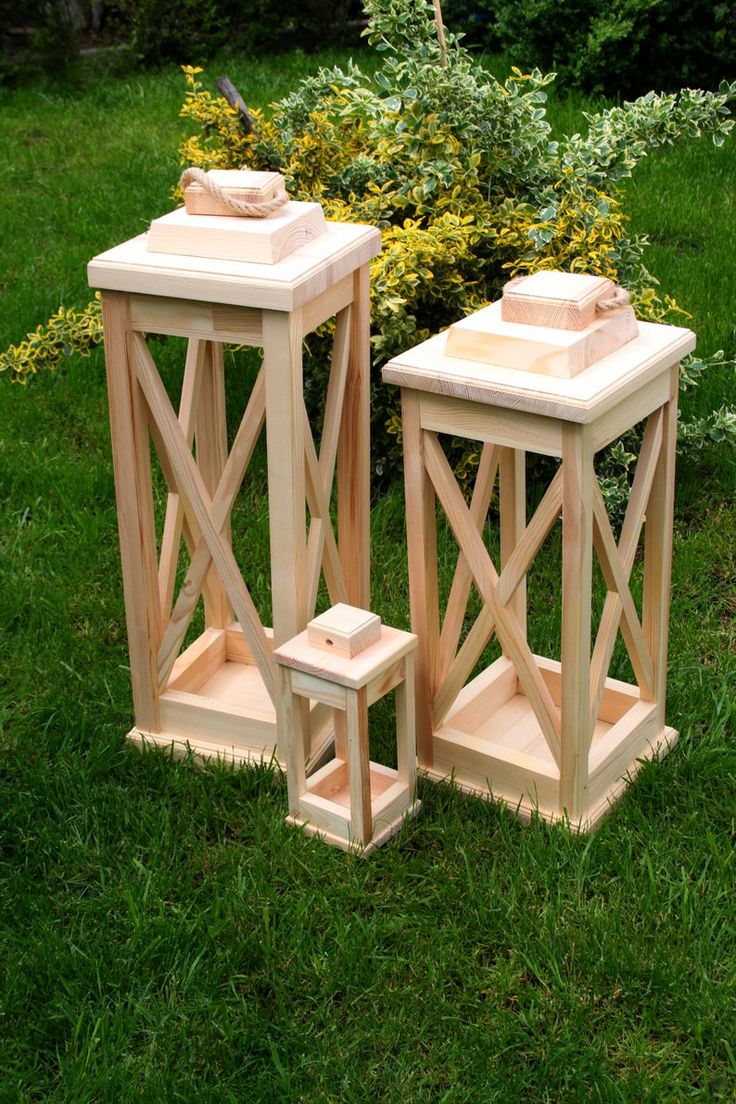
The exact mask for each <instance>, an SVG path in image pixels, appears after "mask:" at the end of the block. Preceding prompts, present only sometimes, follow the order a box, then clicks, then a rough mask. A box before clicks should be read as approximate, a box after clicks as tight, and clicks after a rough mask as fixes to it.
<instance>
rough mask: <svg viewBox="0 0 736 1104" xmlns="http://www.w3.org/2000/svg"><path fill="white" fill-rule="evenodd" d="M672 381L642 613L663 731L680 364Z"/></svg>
mask: <svg viewBox="0 0 736 1104" xmlns="http://www.w3.org/2000/svg"><path fill="white" fill-rule="evenodd" d="M669 381H670V399H669V402H668V403H667V405H666V406H665V407H664V409H663V413H662V445H661V448H660V452H659V457H658V459H657V466H656V468H655V471H654V478H653V480H652V490H651V493H650V496H649V503H648V506H647V517H646V540H645V545H644V597H643V610H642V627H643V631H644V638H645V640H646V642H647V647H648V649H649V654H650V655H651V657H652V691H653V699H654V701H656V703H657V719H658V726H659V728H660V729H662V728H663V727H664V723H665V704H666V691H667V643H668V637H669V600H670V587H671V574H672V525H673V512H674V499H675V453H676V447H677V396H678V384H679V365H675V366H674V367H673V368H671V369H670V372H669Z"/></svg>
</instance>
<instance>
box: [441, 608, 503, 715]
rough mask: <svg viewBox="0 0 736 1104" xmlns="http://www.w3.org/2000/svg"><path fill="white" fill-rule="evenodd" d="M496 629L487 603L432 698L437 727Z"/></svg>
mask: <svg viewBox="0 0 736 1104" xmlns="http://www.w3.org/2000/svg"><path fill="white" fill-rule="evenodd" d="M493 629H494V620H493V613H492V612H491V610H490V608H489V607H488V606H487V605H485V606H483V609H482V610H481V611H480V613H479V614H478V616H477V618H476V619H475V621H474V623H473V627H472V628H471V629H470V631H469V633H468V635H467V636H466V637H465V640H463V642H462V645H461V646H460V648H459V649H458V651H457V654H456V655H455V657H454V658H453V660H452V662H451V664H450V666H449V668H448V669H447V673H446V675H445V677H444V679H443V681H442V682H441V683H440V684H439V688H438V690H437V692H436V694H435V695H434V698H433V700H432V724H433V725H434V726H435V727H436V726H437V725H438V724H441V723H442V721H443V720H444V718H445V716H446V714H447V712H448V710H449V709H450V707H451V705H452V704H453V702H454V701H455V700H456V698H457V695H458V694H459V692H460V690H461V689H462V687H463V685H464V684H465V682H466V681H467V679H468V676H469V675H470V672H471V671H472V670H473V668H474V667H475V665H476V663H477V662H478V657H479V656H480V654H481V652H482V651H483V649H484V648H485V646H486V644H487V643H488V641H489V640H490V639H491V636H492V634H493Z"/></svg>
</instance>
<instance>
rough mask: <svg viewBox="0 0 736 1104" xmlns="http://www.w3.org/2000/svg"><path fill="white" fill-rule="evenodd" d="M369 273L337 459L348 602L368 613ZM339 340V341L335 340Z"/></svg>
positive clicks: (355, 312) (359, 283) (363, 275)
mask: <svg viewBox="0 0 736 1104" xmlns="http://www.w3.org/2000/svg"><path fill="white" fill-rule="evenodd" d="M369 284H370V272H369V270H368V266H367V265H362V266H361V267H360V268H358V269H356V271H355V273H354V275H353V303H352V309H351V311H350V317H349V323H350V331H349V334H350V340H349V353H348V365H347V381H346V385H345V391H344V399H343V404H342V418H341V421H340V433H339V440H338V453H337V501H338V519H337V540H338V548H339V550H340V560H341V562H342V571H343V578H344V579H345V589H346V592H347V600H348V602H350V603H351V604H352V605H354V606H359V607H361V608H363V609H369V608H370V604H371V585H370V548H371V529H370V478H371V476H370V462H371V455H370V452H371V444H370V370H371V363H370V290H369ZM336 336H337V335H336Z"/></svg>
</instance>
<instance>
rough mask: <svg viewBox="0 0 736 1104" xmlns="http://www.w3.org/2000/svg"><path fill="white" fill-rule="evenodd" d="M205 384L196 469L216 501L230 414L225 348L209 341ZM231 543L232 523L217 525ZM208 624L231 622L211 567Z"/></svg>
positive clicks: (197, 433)
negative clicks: (227, 398) (226, 392)
mask: <svg viewBox="0 0 736 1104" xmlns="http://www.w3.org/2000/svg"><path fill="white" fill-rule="evenodd" d="M206 352H207V355H206V358H205V362H204V371H203V376H202V383H201V385H200V390H199V402H198V407H197V424H196V429H195V447H196V450H197V467H198V468H199V471H200V473H201V475H202V481H203V483H204V485H205V487H206V488H207V492H208V494H209V495H210V498H212V499H214V496H215V495H216V493H217V488H218V486H219V484H220V479H221V478H222V473H223V471H224V470H225V465H226V463H227V456H228V448H227V415H226V412H225V366H224V363H223V355H222V345H221V344H220V343H219V342H218V343H215V342H212V341H209V342H207V346H206ZM218 528H219V531H220V533H221V534H222V536H223V537H224V538H225V540H226V541H228V543H229V542H230V520H229V517H228V518H226V519H225V522H224V524H223V525H222V526H218ZM204 615H205V624H206V625H208V626H210V625H214V626H216V627H217V628H221V629H224V628H227V626H228V625H229V624H230V622H231V621H232V616H233V615H232V607H231V606H230V603H229V602H228V600H227V596H226V594H225V591H224V588H223V586H222V582H221V581H220V578H219V576H218V574H217V571H216V570H215V569H214V568H212V569H211V570H210V572H209V574H208V576H207V581H206V583H205V603H204Z"/></svg>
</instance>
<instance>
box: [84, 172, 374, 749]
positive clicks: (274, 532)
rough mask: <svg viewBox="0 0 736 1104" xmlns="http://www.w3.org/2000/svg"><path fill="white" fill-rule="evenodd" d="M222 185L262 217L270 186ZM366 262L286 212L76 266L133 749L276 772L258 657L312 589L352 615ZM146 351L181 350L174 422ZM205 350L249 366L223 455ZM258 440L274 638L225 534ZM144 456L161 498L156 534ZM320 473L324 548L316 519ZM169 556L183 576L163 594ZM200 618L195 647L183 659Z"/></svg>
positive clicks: (215, 362) (304, 613) (347, 245)
mask: <svg viewBox="0 0 736 1104" xmlns="http://www.w3.org/2000/svg"><path fill="white" fill-rule="evenodd" d="M234 175H235V177H237V178H238V179H237V180H236V181H235V184H234V186H237V187H236V188H235V190H236V195H237V196H240V198H241V199H242V198H243V197H245V199H246V200H247V201H249V202H253V200H254V199H255V200H256V201H258V200H259V195H260V191H263V195H264V197H265V198H264V202H271V201H272V199H273V194H274V189H273V187H272V184H273V182H272V181H270V180H267V181H265V182H264V181H261V180H260V179H259V180H258V181H256V185H257V187H256V188H255V191H254V189H253V187H252V186H251V184H252V183H253V182H252V181H251V180H250V175H251V174H247V173H242V174H241V173H236V174H234ZM255 175H256V176H258V177H263V176H269V177H270V176H272V175H274V174H255ZM279 180H280V178H279ZM229 182H230V181H229V178H228V181H226V182H224V183H228V185H229ZM281 183H283V182H281ZM269 188H271V191H270V192H269V190H268V189H269ZM238 189H239V190H238ZM259 189H260V191H259ZM276 191H278V189H276ZM197 202H199V200H198V201H197ZM194 209H195V210H196V211H197V212H199V211H200V210H201V209H202V208H201V207H198V206H197V204H195V208H194ZM379 249H380V234H379V232H378V231H377V230H375V229H374V228H372V227H369V226H359V225H346V224H340V223H325V221H324V218H323V216H322V212H321V209H320V208H319V206H318V205H317V204H306V203H292V202H290V201H289V202H287V201H286V197H285V196H284V197H283V205H282V206H280V207H279V209H278V210H275V211H274V212H273V213H270V214H269V216H268V217H267V218H241V217H235V216H233V217H229V216H228V215H227V214H225V215H224V216H222V215H221V216H217V215H212V214H206V213H205V214H201V213H195V214H193V215H191V216H190V215H188V213H187V212H185V211H184V209H183V208H182V209H181V210H180V211H178V212H174V213H172V214H171V215H169V216H165V217H164V218H163V219H161V220H156V221H155V222H154V224H153V225H152V227H151V231H150V233H149V234H148V235H141V236H140V237H137V238H134V239H133V240H131V241H128V242H125V243H124V244H123V245H119V246H117V247H116V248H114V249H111V250H109V251H108V252H106V253H103V254H101V255H100V256H98V257H95V258H94V260H93V261H91V263H90V265H89V280H90V283H91V285H92V286H93V287H96V288H102V289H103V316H104V326H105V352H106V362H107V373H108V392H109V403H110V427H111V436H112V451H113V462H114V467H115V483H116V493H117V503H118V519H119V528H120V546H121V557H122V569H123V586H124V592H125V607H126V618H127V625H128V643H129V650H130V667H131V680H132V691H133V706H134V712H135V727H134V728H133V730H132V732H131V733H130V736H131V737H132V738H133V739H134V740H136V741H142V740H145V741H151V742H153V743H155V744H159V745H163V746H167V747H168V746H173V748H174V750H175V752H177V753H183V752H185V751H186V750H187V748H191V749H192V750H194V751H195V752H196V753H198V754H200V755H202V756H222V757H225V758H227V759H229V760H232V761H233V762H235V763H242V762H246V761H249V760H261V759H266V760H268V759H270V758H271V757H272V755H275V756H276V758H277V759H278V761H279V762H280V763H282V764H284V765H285V763H286V750H285V747H284V746H283V742H282V741H281V740H279V739H278V738H277V726H276V711H275V704H274V699H275V666H274V660H273V646H274V643H276V644H280V643H284V642H285V641H287V640H289V639H291V638H292V637H293V636H294V635H295V634H296V633H298V632H300V631H301V630H302V629H304V628H305V627H306V624H307V622H308V621H309V619H310V618H311V617H312V615H313V613H314V608H315V602H316V597H317V592H318V586H319V581H320V575H321V572H322V571H323V572H324V577H325V581H326V585H327V589H328V591H329V594H330V597H331V600H332V601H335V602H338V601H346V602H348V601H349V602H353V603H355V604H356V605H366V604H368V602H369V574H368V572H369V536H370V535H369V516H368V502H369V440H368V438H369V405H368V395H369V299H368V279H369V275H368V262H369V261H370V259H371V258H372V257H373V256H374V255H375V254H376V253H377V252H378V251H379ZM331 318H334V319H335V331H334V333H335V336H334V347H333V352H332V361H331V368H330V374H329V384H328V387H327V392H326V398H325V414H324V426H323V430H322V435H321V440H320V443H319V445H320V447H319V450H318V448H317V446H316V445H315V442H314V440H313V436H312V431H311V428H310V425H309V421H308V417H307V413H306V408H305V405H304V395H303V380H302V341H303V339H304V337H305V336H306V335H307V334H309V333H311V332H312V331H313V330H314V329H315V328H316V327H317V326H320V325H321V324H322V323H324V322H325V321H327V320H329V319H331ZM148 334H176V335H182V336H184V337H186V338H188V339H189V351H188V354H187V359H186V367H185V371H184V380H183V385H182V390H181V396H180V399H179V403H178V409H177V408H176V406H175V405H172V402H171V401H170V399H169V396H168V394H167V391H166V389H165V388H164V384H163V382H162V380H161V377H160V375H159V373H158V371H157V368H156V365H155V363H154V360H153V357H152V355H151V351H150V349H149V346H148V343H147V340H146V337H147V335H148ZM223 342H231V343H233V344H236V345H253V346H261V347H262V348H263V351H264V360H263V366H262V368H261V371H260V374H259V376H258V378H257V381H256V383H255V385H254V387H253V389H252V392H251V394H250V398H249V400H248V402H247V405H246V408H245V410H244V411H238V412H237V413H238V419H239V422H240V424H239V427H238V429H237V432H236V433H235V437H234V440H233V441H232V442H231V443H229V441H228V436H227V432H226V408H225V370H224V364H223ZM264 424H265V427H266V438H267V452H268V498H269V518H270V545H271V586H272V608H273V629H271V627H266V626H264V625H263V623H262V620H261V616H260V614H259V612H258V611H257V609H256V607H255V605H254V603H253V600H252V598H251V595H250V593H249V590H248V585H247V583H246V579H247V577H248V570H247V564H246V565H243V564H241V563H238V562H236V559H235V556H234V554H233V546H232V541H231V532H230V529H231V523H230V514H231V510H232V506H233V503H234V500H235V497H236V495H237V493H238V490H239V488H240V485H241V483H242V480H243V477H244V475H245V472H246V470H247V468H248V465H249V463H250V460H251V457H252V454H253V450H254V448H255V445H256V442H257V440H258V438H259V435H260V433H261V430H262V428H263V426H264ZM151 443H152V444H153V446H154V448H155V451H156V453H157V455H158V459H159V461H160V465H161V469H162V471H163V474H164V477H165V479H166V482H167V484H168V498H167V501H166V508H165V512H164V515H163V517H161V518H157V517H156V513H155V511H154V499H153V490H152V475H151V455H150V448H151ZM335 469H337V485H338V511H337V534H335V533H334V532H333V527H332V522H331V518H330V499H331V495H332V483H333V476H334V473H335ZM307 508H308V511H309V522H307ZM180 548H181V549H183V553H182V554H183V555H184V556H185V557H186V559H187V560H188V563H187V565H186V570H185V575H184V581H183V583H182V584H181V585H180V586H179V587H178V591H177V570H178V565H179V563H180ZM200 598H201V599H202V600H203V604H204V626H205V627H204V630H203V632H202V633H201V634H200V635H199V636H198V637H197V638H196V639H195V640H194V641H193V642H191V643H190V644H189V645H188V646H187V647H183V645H184V642H185V637H186V635H187V631H188V628H189V626H190V624H191V621H192V616H193V614H194V611H195V608H196V607H197V605H198V602H199V600H200ZM306 733H307V736H306V738H307V746H306V749H305V754H306V755H307V756H308V757H309V756H310V739H311V757H312V760H314V759H315V758H318V757H319V754H320V753H321V752H323V751H324V750H325V749H326V748H327V746H328V744H329V742H330V740H331V739H332V720H331V715H330V711H329V710H328V709H327V708H326V707H325V706H323V705H319V704H318V703H313V704H312V709H311V724H309V725H307V726H306Z"/></svg>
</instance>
